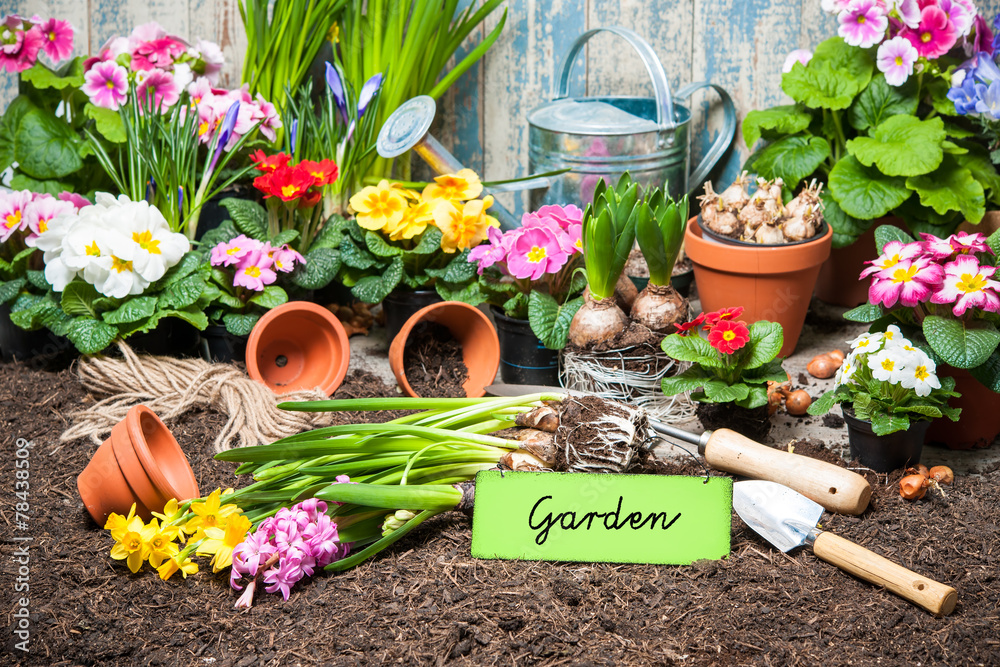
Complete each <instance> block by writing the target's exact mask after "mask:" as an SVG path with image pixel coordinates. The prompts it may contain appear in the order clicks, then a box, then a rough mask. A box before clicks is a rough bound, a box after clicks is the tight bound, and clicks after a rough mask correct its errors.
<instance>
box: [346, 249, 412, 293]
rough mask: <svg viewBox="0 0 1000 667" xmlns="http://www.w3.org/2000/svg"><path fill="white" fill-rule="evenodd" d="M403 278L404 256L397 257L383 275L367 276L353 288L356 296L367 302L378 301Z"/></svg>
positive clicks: (352, 290)
mask: <svg viewBox="0 0 1000 667" xmlns="http://www.w3.org/2000/svg"><path fill="white" fill-rule="evenodd" d="M402 279H403V258H402V257H396V258H394V259H393V260H392V263H391V264H390V265H389V266H388V267H387V268H386V269H385V271H384V272H383V273H382V275H381V276H366V277H364V278H362V279H361V280H359V281H358V282H357V284H356V285H354V287H352V288H351V294H353V295H354V298H356V299H358V300H359V301H364V302H365V303H378V302H380V301H381V300H382V299H384V298H385V297H387V296H389V292H391V291H392V290H394V289H396V285H398V284H399V281H400V280H402Z"/></svg>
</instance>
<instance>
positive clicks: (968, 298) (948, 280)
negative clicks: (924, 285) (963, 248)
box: [931, 255, 1000, 317]
mask: <svg viewBox="0 0 1000 667" xmlns="http://www.w3.org/2000/svg"><path fill="white" fill-rule="evenodd" d="M996 270H997V269H996V267H995V266H988V265H987V266H984V265H981V264H980V263H979V260H977V259H976V258H975V257H972V256H971V255H959V256H958V257H956V258H955V261H954V262H949V263H948V264H945V265H944V280H943V281H942V283H941V285H940V287H939V288H938V290H937V291H936V292H934V294H933V296H931V303H942V304H944V303H954V304H955V305H954V307H953V308H952V312H953V313H954V314H955V317H961V316H962V315H964V314H965V311H967V310H968V309H969V308H980V309H982V310H985V311H988V312H991V313H997V312H1000V296H998V295H997V290H998V289H1000V282H997V281H996V280H993V279H992V277H993V274H994V273H996Z"/></svg>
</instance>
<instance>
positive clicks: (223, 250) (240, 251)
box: [211, 234, 263, 266]
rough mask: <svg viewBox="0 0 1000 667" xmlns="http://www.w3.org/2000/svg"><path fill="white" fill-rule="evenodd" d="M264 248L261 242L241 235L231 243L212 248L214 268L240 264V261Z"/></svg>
mask: <svg viewBox="0 0 1000 667" xmlns="http://www.w3.org/2000/svg"><path fill="white" fill-rule="evenodd" d="M262 247H263V246H262V244H261V242H260V241H258V240H256V239H252V238H250V237H248V236H247V235H246V234H240V235H239V236H237V237H236V238H234V239H232V240H231V241H229V243H220V244H219V245H217V246H215V247H214V248H212V256H211V262H212V266H232V265H234V264H239V263H240V260H242V259H243V258H244V257H246V256H247V255H248V254H249V253H251V252H253V251H254V250H260V249H261V248H262Z"/></svg>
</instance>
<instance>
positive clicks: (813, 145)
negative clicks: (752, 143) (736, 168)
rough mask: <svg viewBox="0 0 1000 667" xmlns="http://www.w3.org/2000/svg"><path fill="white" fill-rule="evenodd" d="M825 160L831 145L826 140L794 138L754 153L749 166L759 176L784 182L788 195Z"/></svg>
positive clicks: (800, 135)
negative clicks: (779, 179)
mask: <svg viewBox="0 0 1000 667" xmlns="http://www.w3.org/2000/svg"><path fill="white" fill-rule="evenodd" d="M828 157H830V144H829V142H827V140H826V139H824V138H823V137H813V136H809V135H806V134H796V135H794V136H791V137H785V138H784V139H779V140H778V141H775V142H773V143H771V144H768V145H767V146H765V147H764V148H762V149H760V150H759V151H757V152H756V153H754V155H753V157H752V158H751V160H750V162H751V163H752V167H753V169H754V170H756V171H757V173H758V174H759V175H760V176H763V177H764V178H766V179H769V180H770V179H775V178H779V177H780V178H781V179H783V180H784V181H785V185H786V187H787V189H788V190H789V192H790V191H791V190H793V189H794V188H795V186H796V185H798V183H799V181H801V180H802V179H803V178H806V177H807V176H809V175H811V174H812V173H813V172H815V171H816V170H817V169H818V168H819V166H820V165H821V164H823V162H825V161H826V159H827V158H828Z"/></svg>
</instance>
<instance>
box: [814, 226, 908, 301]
mask: <svg viewBox="0 0 1000 667" xmlns="http://www.w3.org/2000/svg"><path fill="white" fill-rule="evenodd" d="M880 225H893V226H896V227H899V228H901V229H905V225H904V224H903V221H902V220H900V219H899V218H896V217H886V218H879V219H878V220H875V221H874V222H873V223H872V226H871V227H870V228H869V229H868V231H867V232H865V233H864V234H862V235H861V236H859V237H858V239H857V240H856V241H855V242H854V243H852V244H851V245H849V246H846V247H843V248H833V249H831V250H830V257H829V258H828V259H827V260H826V261H825V262H823V266H822V267H820V270H819V278H817V280H816V298H817V299H819V300H820V301H822V302H824V303H828V304H830V305H832V306H842V307H844V308H854V307H856V306H860V305H862V304H864V303H868V287H869V285H871V280H858V276H860V275H861V272H862V271H863V270H864V269H865V266H866V265H865V262H870V261H871V260H873V259H875V258H876V257H878V250H877V249H876V247H875V228H876V227H878V226H880Z"/></svg>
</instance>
